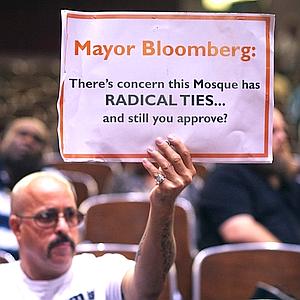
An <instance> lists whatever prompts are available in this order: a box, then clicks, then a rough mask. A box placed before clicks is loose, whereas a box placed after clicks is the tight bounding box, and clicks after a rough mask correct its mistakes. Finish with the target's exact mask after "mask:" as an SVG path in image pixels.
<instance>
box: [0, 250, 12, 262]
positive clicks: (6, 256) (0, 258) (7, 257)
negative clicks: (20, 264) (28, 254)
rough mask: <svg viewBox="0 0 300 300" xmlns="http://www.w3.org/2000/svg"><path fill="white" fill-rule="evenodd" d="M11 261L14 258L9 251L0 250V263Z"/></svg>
mask: <svg viewBox="0 0 300 300" xmlns="http://www.w3.org/2000/svg"><path fill="white" fill-rule="evenodd" d="M13 261H15V259H14V257H13V256H12V255H11V254H10V253H8V252H6V251H4V250H0V264H5V263H10V262H13Z"/></svg>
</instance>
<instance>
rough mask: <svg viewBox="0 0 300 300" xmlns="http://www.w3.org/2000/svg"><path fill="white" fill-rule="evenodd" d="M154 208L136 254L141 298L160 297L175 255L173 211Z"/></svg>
mask: <svg viewBox="0 0 300 300" xmlns="http://www.w3.org/2000/svg"><path fill="white" fill-rule="evenodd" d="M158 210H159V209H158V208H157V207H156V208H152V209H151V211H150V217H149V221H148V224H147V227H146V230H145V233H144V236H143V238H142V240H141V243H140V247H139V251H138V253H137V256H136V267H135V274H136V276H135V285H136V287H138V294H139V299H156V298H157V296H158V295H159V294H160V292H161V290H162V287H163V284H164V281H165V278H166V275H167V273H168V272H169V269H170V267H171V266H172V264H173V262H174V258H175V241H174V236H173V230H172V228H173V212H171V213H170V212H167V213H166V214H165V213H164V212H162V211H158Z"/></svg>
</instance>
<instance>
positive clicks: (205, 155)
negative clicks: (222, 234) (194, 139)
mask: <svg viewBox="0 0 300 300" xmlns="http://www.w3.org/2000/svg"><path fill="white" fill-rule="evenodd" d="M69 18H72V19H181V20H248V21H263V22H265V23H266V93H265V112H264V118H265V122H264V151H263V152H262V153H191V156H192V158H209V159H213V158H217V159H222V158H267V157H268V152H269V148H268V140H269V131H268V128H269V122H270V118H269V109H270V79H271V74H270V72H271V57H270V55H271V54H270V51H271V49H270V26H271V25H270V22H271V21H270V17H269V16H266V15H261V16H250V15H244V16H242V15H205V14H184V13H183V14H139V13H135V14H126V13H125V14H122V15H120V14H103V15H98V14H88V15H84V14H76V13H67V20H68V19H69ZM63 98H64V83H63V84H62V87H61V93H60V97H59V112H60V118H59V132H60V135H59V139H60V145H61V151H62V155H63V156H64V157H65V158H77V159H98V158H99V159H101V158H147V157H149V155H147V154H146V153H145V154H140V153H123V154H119V153H118V154H113V153H103V154H70V153H64V139H63V137H64V132H63V111H64V108H63Z"/></svg>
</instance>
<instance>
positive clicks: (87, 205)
mask: <svg viewBox="0 0 300 300" xmlns="http://www.w3.org/2000/svg"><path fill="white" fill-rule="evenodd" d="M149 207H150V205H149V201H148V194H147V193H127V194H102V195H97V196H93V197H90V198H88V199H87V200H85V201H84V202H82V204H81V205H80V207H79V209H80V210H81V211H82V212H83V213H84V214H85V215H86V222H85V231H84V232H83V238H84V241H83V242H82V243H81V244H79V246H78V251H79V252H90V251H89V250H88V249H90V250H92V251H91V252H94V253H96V254H97V255H98V254H103V253H105V252H121V253H123V254H125V255H127V254H126V251H125V250H126V249H127V251H129V250H130V251H129V253H131V256H130V258H133V257H134V255H135V251H136V249H137V247H138V246H137V245H138V243H139V241H140V239H141V236H142V234H143V231H144V229H145V226H146V221H147V217H148V212H149ZM174 235H175V240H176V245H177V254H176V259H175V265H174V268H172V271H171V272H170V274H169V277H168V280H167V285H166V287H165V289H164V292H163V294H162V295H161V297H160V298H159V299H160V300H169V299H172V300H175V299H181V298H180V297H179V295H181V296H182V299H184V300H190V299H193V300H200V299H201V300H219V299H221V300H227V299H228V300H229V299H230V300H232V299H241V300H242V299H245V300H246V299H250V297H251V294H252V293H253V292H254V290H255V287H256V284H257V283H258V282H260V281H262V282H265V283H268V284H271V285H276V286H278V287H280V288H281V289H282V290H284V291H287V292H288V293H290V294H292V295H295V296H296V297H299V298H300V284H299V282H300V246H297V245H288V244H283V243H250V244H248V243H243V244H231V245H224V246H217V247H211V248H207V249H204V250H202V251H200V252H198V251H197V249H196V247H195V215H194V211H193V207H192V206H191V204H190V202H189V201H188V200H186V199H184V198H178V199H177V201H176V205H175V222H174ZM120 245H121V248H119V247H120ZM132 247H133V248H132ZM132 250H133V251H132ZM176 278H177V279H176Z"/></svg>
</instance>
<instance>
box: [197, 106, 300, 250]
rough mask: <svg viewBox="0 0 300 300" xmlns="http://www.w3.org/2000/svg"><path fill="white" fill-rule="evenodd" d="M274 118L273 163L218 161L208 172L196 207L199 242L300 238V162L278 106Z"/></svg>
mask: <svg viewBox="0 0 300 300" xmlns="http://www.w3.org/2000/svg"><path fill="white" fill-rule="evenodd" d="M273 122H274V123H273V155H274V161H273V163H272V164H227V165H218V166H217V167H216V169H215V170H214V171H213V172H212V173H211V174H209V175H207V179H206V182H205V185H204V188H203V191H202V194H201V198H200V205H199V207H198V208H197V212H198V217H199V221H200V229H201V234H200V236H199V248H205V247H208V246H212V245H217V244H223V243H236V242H263V241H264V242H267V241H282V242H287V243H295V244H300V201H299V200H300V184H298V183H297V182H296V181H295V175H296V173H297V172H299V164H298V163H297V161H296V160H295V159H294V157H293V155H292V153H291V152H290V147H289V144H288V137H287V133H286V123H285V120H284V118H283V116H282V114H281V113H280V111H279V110H277V109H275V110H274V120H273Z"/></svg>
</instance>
